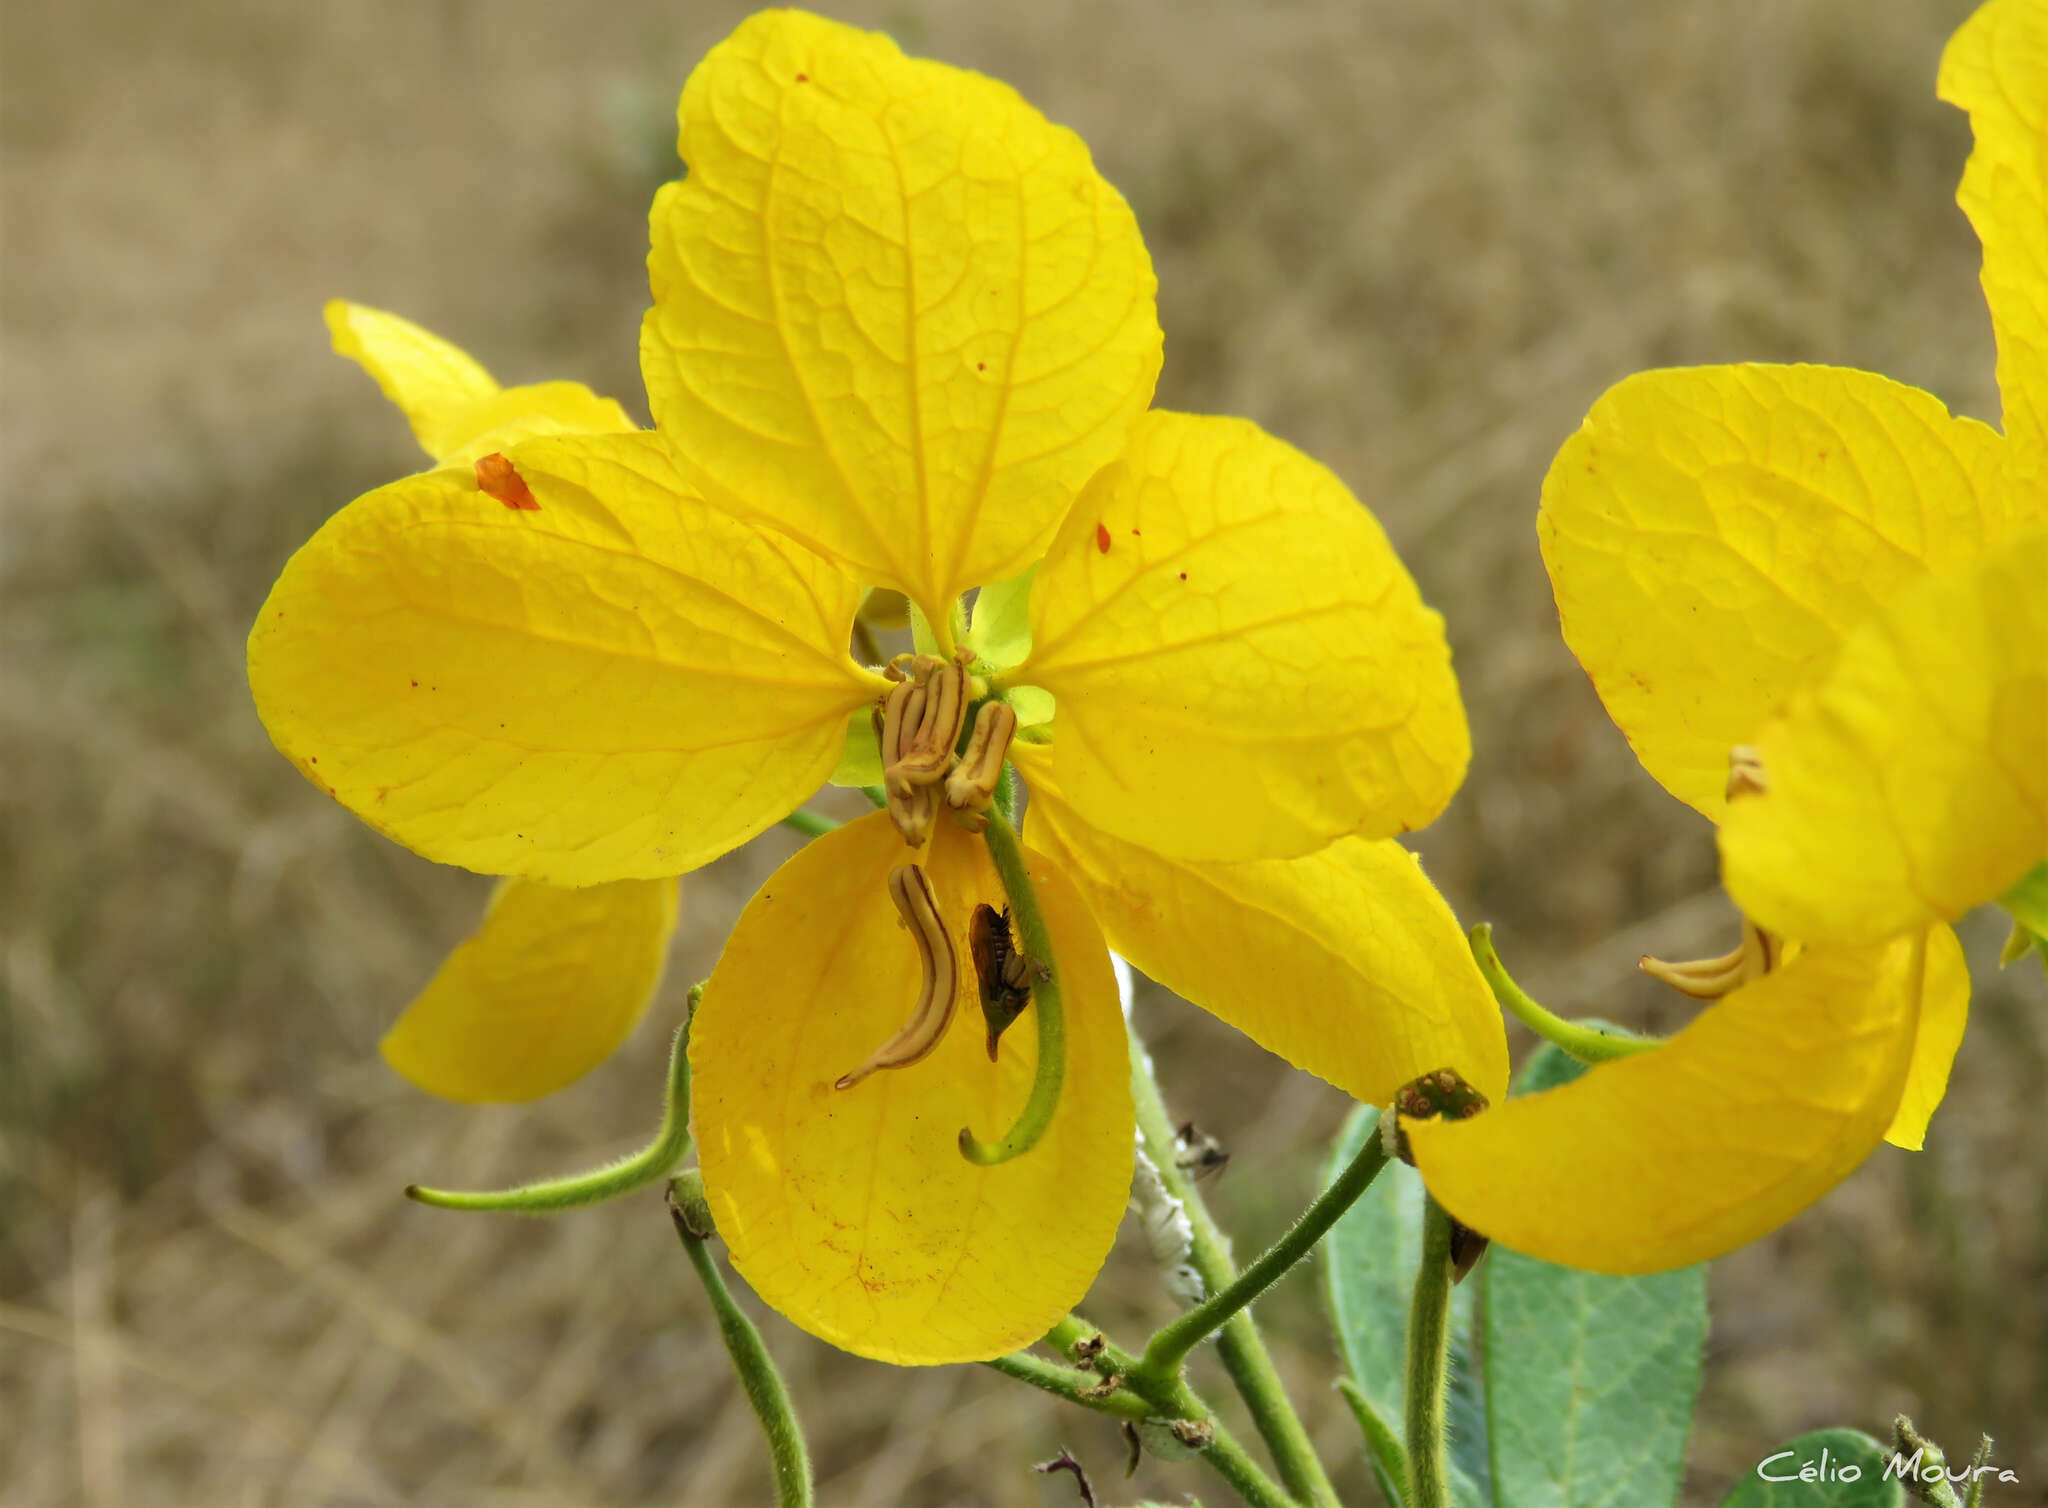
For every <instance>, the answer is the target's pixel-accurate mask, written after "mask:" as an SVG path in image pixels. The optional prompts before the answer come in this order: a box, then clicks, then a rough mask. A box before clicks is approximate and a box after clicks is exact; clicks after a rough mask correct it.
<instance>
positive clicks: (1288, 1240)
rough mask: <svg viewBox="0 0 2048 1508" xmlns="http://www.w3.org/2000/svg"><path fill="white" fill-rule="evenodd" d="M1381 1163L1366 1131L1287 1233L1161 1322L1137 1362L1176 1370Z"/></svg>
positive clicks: (1380, 1146)
mask: <svg viewBox="0 0 2048 1508" xmlns="http://www.w3.org/2000/svg"><path fill="white" fill-rule="evenodd" d="M1386 1165H1387V1152H1386V1147H1385V1145H1384V1143H1383V1140H1382V1138H1380V1137H1377V1136H1370V1137H1367V1138H1366V1141H1365V1145H1364V1146H1362V1147H1360V1148H1359V1149H1358V1155H1357V1156H1355V1157H1353V1158H1352V1159H1351V1161H1350V1163H1349V1164H1347V1165H1346V1166H1345V1168H1344V1171H1343V1172H1341V1173H1339V1174H1338V1175H1337V1176H1336V1178H1335V1179H1333V1180H1332V1181H1331V1183H1330V1186H1329V1187H1328V1188H1326V1189H1324V1190H1323V1192H1322V1193H1321V1194H1319V1195H1317V1196H1316V1199H1315V1202H1314V1203H1312V1204H1311V1205H1309V1207H1308V1208H1307V1209H1306V1210H1304V1211H1302V1214H1301V1217H1300V1218H1299V1219H1298V1220H1296V1221H1295V1222H1294V1224H1293V1225H1292V1226H1291V1227H1290V1228H1289V1229H1288V1231H1287V1233H1286V1234H1285V1235H1283V1236H1282V1237H1281V1238H1280V1239H1279V1240H1278V1241H1275V1242H1274V1243H1273V1244H1272V1245H1271V1246H1269V1247H1267V1248H1266V1250H1265V1251H1264V1252H1262V1253H1261V1254H1260V1255H1259V1258H1258V1260H1257V1261H1255V1262H1253V1263H1252V1264H1251V1265H1250V1266H1249V1267H1247V1268H1245V1270H1244V1271H1243V1272H1242V1273H1240V1274H1238V1276H1237V1277H1236V1278H1234V1279H1232V1280H1231V1281H1230V1282H1229V1283H1228V1284H1226V1285H1225V1286H1224V1287H1222V1288H1221V1289H1218V1290H1216V1291H1214V1292H1212V1293H1211V1294H1210V1295H1209V1297H1208V1298H1206V1299H1204V1300H1203V1301H1202V1302H1201V1303H1199V1304H1197V1305H1196V1306H1195V1307H1194V1308H1192V1309H1190V1310H1188V1312H1187V1313H1185V1314H1183V1315H1182V1316H1181V1317H1180V1318H1179V1319H1176V1320H1174V1321H1172V1322H1171V1323H1170V1324H1167V1325H1165V1326H1162V1327H1161V1328H1160V1330H1159V1332H1158V1333H1157V1334H1156V1335H1154V1336H1153V1337H1152V1339H1151V1340H1149V1341H1147V1342H1146V1344H1145V1355H1144V1357H1143V1359H1142V1360H1141V1362H1140V1363H1139V1365H1140V1366H1141V1367H1142V1368H1143V1369H1144V1370H1145V1371H1147V1372H1149V1373H1153V1374H1156V1375H1158V1376H1161V1377H1165V1376H1170V1375H1171V1374H1173V1373H1175V1372H1178V1371H1179V1370H1180V1364H1181V1362H1182V1361H1183V1360H1185V1359H1186V1357H1187V1354H1188V1353H1189V1352H1190V1351H1192V1350H1194V1349H1195V1347H1196V1346H1198V1345H1200V1344H1201V1343H1202V1342H1203V1341H1204V1340H1206V1339H1208V1337H1209V1336H1211V1335H1213V1334H1214V1333H1215V1332H1216V1331H1217V1330H1219V1329H1221V1328H1222V1327H1223V1325H1224V1323H1225V1322H1226V1321H1228V1320H1229V1319H1230V1318H1231V1317H1232V1316H1233V1315H1235V1314H1237V1313H1238V1312H1240V1311H1241V1310H1243V1309H1244V1308H1245V1307H1246V1306H1247V1305H1249V1304H1250V1303H1251V1302H1252V1300H1253V1299H1255V1298H1257V1297H1258V1296H1259V1295H1260V1294H1262V1293H1264V1292H1265V1291H1266V1290H1267V1289H1268V1288H1271V1287H1272V1286H1273V1285H1274V1284H1275V1283H1277V1282H1279V1281H1280V1279H1282V1278H1283V1277H1285V1276H1286V1275H1287V1273H1288V1272H1289V1270H1290V1269H1292V1268H1293V1266H1294V1264H1295V1263H1297V1262H1299V1261H1300V1260H1301V1259H1302V1258H1303V1257H1305V1256H1307V1255H1308V1254H1309V1251H1310V1250H1311V1248H1313V1247H1314V1246H1315V1244H1316V1242H1318V1241H1320V1240H1322V1239H1323V1235H1324V1233H1325V1232H1327V1231H1328V1230H1329V1228H1330V1227H1331V1226H1333V1225H1335V1224H1336V1223H1337V1219H1338V1217H1339V1216H1341V1215H1342V1214H1343V1213H1344V1212H1345V1211H1346V1210H1348V1209H1350V1208H1351V1206H1352V1205H1354V1204H1356V1203H1357V1202H1358V1198H1359V1196H1360V1195H1361V1194H1363V1193H1364V1192H1365V1191H1366V1189H1367V1188H1369V1187H1370V1186H1371V1185H1372V1181H1373V1179H1375V1178H1377V1177H1378V1176H1379V1172H1380V1169H1382V1168H1384V1167H1385V1166H1386Z"/></svg>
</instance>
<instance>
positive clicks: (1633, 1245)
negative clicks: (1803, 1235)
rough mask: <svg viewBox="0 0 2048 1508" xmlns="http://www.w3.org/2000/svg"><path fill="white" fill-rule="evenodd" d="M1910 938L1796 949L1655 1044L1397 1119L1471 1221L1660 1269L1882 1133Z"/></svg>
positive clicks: (1900, 1079)
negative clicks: (1543, 1080)
mask: <svg viewBox="0 0 2048 1508" xmlns="http://www.w3.org/2000/svg"><path fill="white" fill-rule="evenodd" d="M1924 951H1925V950H1924V948H1923V946H1922V943H1921V940H1920V939H1919V938H1917V937H1914V938H1902V939H1899V940H1897V941H1895V942H1893V943H1891V944H1889V945H1887V946H1886V947H1883V948H1876V949H1835V950H1827V949H1818V948H1815V949H1808V950H1806V951H1805V952H1803V953H1801V954H1800V955H1799V956H1798V957H1797V958H1796V959H1794V960H1793V961H1792V962H1791V963H1789V964H1787V965H1786V966H1785V967H1783V968H1782V969H1779V970H1777V971H1775V972H1773V973H1771V974H1767V975H1765V976H1764V978H1762V979H1760V980H1758V981H1757V982H1756V983H1754V984H1750V985H1745V986H1743V987H1742V988H1741V989H1738V990H1736V991H1735V992H1734V993H1733V994H1731V995H1729V996H1728V997H1727V998H1726V999H1724V1000H1723V1001H1721V1003H1720V1004H1718V1005H1715V1006H1713V1007H1711V1008H1710V1009H1708V1010H1707V1011H1705V1012H1703V1013H1702V1014H1701V1015H1700V1016H1699V1017H1698V1019H1696V1020H1695V1021H1694V1022H1693V1023H1692V1025H1690V1026H1688V1027H1687V1028H1686V1029H1685V1030H1684V1031H1682V1032H1680V1033H1679V1034H1678V1035H1677V1036H1675V1037H1673V1038H1672V1039H1671V1040H1670V1041H1669V1042H1668V1043H1666V1044H1665V1045H1664V1046H1663V1047H1660V1048H1658V1049H1657V1050H1656V1051H1655V1052H1645V1053H1636V1054H1634V1055H1632V1056H1630V1057H1626V1058H1617V1059H1615V1060H1614V1061H1613V1062H1610V1063H1603V1064H1601V1065H1600V1066H1599V1067H1597V1068H1594V1069H1592V1070H1591V1071H1589V1072H1588V1073H1586V1074H1585V1075H1584V1076H1582V1077H1581V1078H1579V1079H1578V1080H1577V1081H1575V1082H1573V1083H1571V1084H1567V1085H1565V1086H1564V1087H1563V1088H1560V1089H1552V1090H1547V1091H1545V1092H1543V1093H1541V1094H1532V1095H1526V1096H1523V1097H1521V1098H1518V1099H1513V1100H1509V1101H1508V1102H1507V1103H1506V1104H1505V1105H1496V1106H1495V1107H1494V1108H1493V1109H1491V1110H1487V1111H1485V1112H1483V1113H1482V1114H1480V1115H1478V1116H1476V1117H1474V1118H1473V1119H1471V1120H1469V1121H1460V1122H1456V1123H1446V1122H1421V1121H1408V1120H1404V1121H1403V1122H1402V1125H1403V1126H1404V1127H1405V1128H1406V1130H1407V1131H1408V1135H1409V1139H1410V1142H1411V1144H1412V1146H1413V1148H1414V1152H1415V1162H1416V1166H1417V1167H1419V1168H1420V1169H1421V1170H1422V1176H1423V1178H1424V1180H1425V1181H1426V1182H1427V1183H1428V1185H1429V1188H1430V1191H1431V1192H1432V1193H1434V1194H1435V1195H1436V1197H1437V1198H1438V1199H1439V1200H1440V1201H1442V1203H1443V1205H1444V1207H1445V1208H1446V1209H1448V1210H1450V1212H1451V1213H1452V1214H1454V1215H1456V1216H1457V1217H1458V1218H1459V1219H1460V1220H1462V1221H1463V1222H1464V1223H1465V1224H1467V1225H1469V1226H1471V1227H1472V1228H1473V1229H1474V1230H1477V1231H1481V1232H1484V1233H1485V1234H1486V1235H1489V1236H1491V1237H1492V1238H1493V1239H1494V1240H1496V1241H1499V1242H1500V1243H1501V1244H1502V1245H1504V1246H1510V1247H1513V1248H1514V1249H1515V1250H1516V1251H1522V1252H1527V1253H1528V1254H1529V1255H1531V1256H1536V1257H1542V1258H1544V1259H1545V1260H1546V1261H1551V1262H1559V1263H1563V1264H1564V1265H1566V1266H1568V1267H1582V1268H1587V1269H1590V1270H1591V1271H1594V1272H1607V1273H1622V1274H1626V1273H1639V1272H1661V1271H1663V1270H1665V1269H1666V1268H1671V1267H1684V1266H1686V1265H1688V1264H1689V1263H1693V1262H1701V1261H1705V1260H1706V1259H1707V1258H1709V1257H1717V1256H1720V1255H1721V1254H1722V1253H1723V1252H1727V1251H1732V1250H1734V1249H1735V1248H1736V1247H1738V1246H1741V1245H1742V1244H1743V1243H1745V1242H1747V1241H1753V1240H1755V1239H1756V1238H1757V1237H1758V1236H1761V1235H1763V1234H1764V1233H1765V1232H1767V1231H1770V1230H1774V1229H1776V1228H1777V1227H1778V1226H1780V1225H1782V1224H1784V1223H1785V1222H1786V1221H1787V1220H1789V1219H1791V1218H1792V1217H1793V1216H1794V1215H1796V1214H1798V1213H1799V1211H1801V1210H1803V1209H1805V1208H1806V1207H1807V1206H1808V1205H1809V1204H1812V1203H1813V1202H1814V1200H1816V1199H1818V1198H1820V1196H1821V1195H1822V1194H1824V1193H1826V1192H1827V1191H1828V1190H1829V1189H1831V1188H1833V1187H1834V1186H1835V1184H1837V1183H1838V1182H1840V1181H1841V1180H1842V1179H1843V1178H1844V1177H1845V1176H1847V1174H1848V1173H1849V1171H1850V1170H1851V1169H1852V1168H1854V1167H1855V1166H1856V1165H1857V1164H1858V1163H1860V1162H1862V1161H1863V1159H1864V1158H1865V1157H1866V1156H1867V1155H1868V1154H1869V1152H1870V1150H1871V1148H1873V1147H1875V1146H1876V1145H1877V1143H1878V1141H1879V1140H1880V1139H1881V1138H1882V1136H1883V1135H1884V1131H1885V1128H1886V1126H1888V1125H1889V1124H1890V1123H1891V1119H1892V1113H1893V1111H1894V1110H1895V1109H1896V1108H1897V1106H1898V1103H1899V1096H1900V1092H1901V1089H1902V1086H1903V1085H1904V1083H1905V1080H1906V1069H1907V1064H1908V1062H1909V1060H1910V1059H1911V1057H1912V1054H1913V1041H1914V1030H1915V1022H1916V1017H1917V1014H1918V1006H1919V996H1920V978H1921V972H1922V970H1921V960H1922V958H1923V957H1924Z"/></svg>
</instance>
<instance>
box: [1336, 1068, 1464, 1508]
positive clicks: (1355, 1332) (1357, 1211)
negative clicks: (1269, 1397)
mask: <svg viewBox="0 0 2048 1508" xmlns="http://www.w3.org/2000/svg"><path fill="white" fill-rule="evenodd" d="M1377 1135H1379V1112H1378V1111H1377V1110H1375V1109H1373V1108H1372V1107H1371V1106H1369V1105H1368V1106H1361V1107H1360V1108H1359V1109H1358V1110H1356V1111H1354V1112H1353V1113H1352V1116H1351V1119H1350V1120H1348V1121H1346V1122H1345V1123H1344V1129H1343V1131H1342V1132H1341V1133H1340V1134H1339V1135H1338V1137H1337V1143H1336V1145H1335V1147H1333V1148H1332V1149H1331V1153H1330V1162H1329V1165H1328V1167H1327V1168H1326V1169H1325V1171H1324V1175H1323V1181H1324V1183H1326V1184H1327V1183H1328V1182H1329V1181H1330V1180H1331V1179H1332V1178H1334V1177H1336V1175H1337V1173H1338V1171H1339V1170H1340V1169H1342V1168H1344V1167H1345V1166H1346V1165H1347V1164H1349V1163H1350V1161H1351V1159H1352V1158H1353V1157H1355V1156H1357V1154H1358V1149H1359V1148H1360V1147H1362V1146H1364V1145H1365V1139H1366V1138H1367V1137H1368V1136H1377ZM1421 1260H1422V1179H1421V1178H1420V1177H1419V1176H1418V1175H1417V1174H1416V1172H1415V1170H1414V1169H1413V1168H1411V1167H1409V1166H1408V1165H1407V1164H1406V1163H1401V1162H1393V1163H1389V1164H1388V1165H1387V1167H1386V1168H1385V1170H1384V1171H1382V1172H1381V1173H1380V1175H1379V1177H1377V1178H1375V1179H1374V1180H1373V1181H1372V1187H1370V1188H1368V1189H1367V1190H1366V1191H1365V1193H1364V1194H1363V1195H1362V1196H1361V1197H1360V1198H1359V1201H1358V1203H1356V1204H1354V1205H1352V1206H1351V1208H1350V1209H1348V1210H1346V1211H1345V1212H1344V1214H1343V1216H1342V1217H1341V1218H1340V1219H1339V1220H1338V1221H1337V1223H1336V1224H1335V1225H1333V1226H1331V1227H1330V1233H1329V1235H1327V1236H1325V1237H1324V1238H1323V1244H1322V1264H1323V1281H1324V1288H1325V1291H1326V1293H1327V1294H1328V1297H1329V1303H1330V1314H1331V1316H1332V1318H1334V1319H1335V1321H1336V1326H1337V1340H1338V1344H1339V1345H1340V1346H1341V1347H1342V1348H1343V1352H1344V1363H1345V1366H1346V1368H1347V1369H1348V1370H1349V1371H1350V1373H1351V1378H1352V1381H1353V1382H1354V1383H1355V1384H1356V1385H1357V1390H1358V1395H1357V1397H1356V1398H1352V1399H1351V1404H1352V1410H1353V1412H1354V1413H1358V1412H1359V1411H1360V1403H1361V1401H1362V1402H1363V1403H1364V1405H1365V1406H1367V1407H1369V1408H1370V1409H1371V1411H1372V1413H1373V1415H1375V1416H1376V1417H1377V1418H1378V1419H1379V1420H1380V1421H1382V1423H1389V1422H1390V1427H1392V1428H1393V1429H1394V1430H1395V1431H1396V1432H1397V1433H1398V1429H1399V1425H1400V1421H1401V1420H1402V1418H1403V1416H1404V1413H1405V1409H1404V1401H1403V1395H1404V1393H1405V1391H1406V1388H1405V1383H1404V1379H1405V1378H1406V1376H1407V1365H1408V1361H1407V1348H1408V1299H1409V1293H1410V1290H1412V1289H1413V1288H1414V1286H1415V1269H1416V1266H1417V1264H1418V1263H1420V1262H1421ZM1488 1260H1489V1261H1490V1260H1491V1258H1488ZM1477 1288H1478V1284H1476V1283H1461V1284H1460V1285H1459V1286H1458V1287H1457V1289H1456V1290H1455V1291H1453V1293H1452V1295H1451V1384H1450V1397H1449V1399H1448V1404H1447V1412H1448V1414H1449V1417H1450V1440H1451V1446H1450V1470H1451V1500H1452V1502H1453V1503H1454V1504H1456V1505H1458V1508H1491V1504H1492V1503H1493V1501H1494V1498H1493V1491H1492V1486H1491V1482H1490V1480H1489V1477H1488V1467H1487V1450H1486V1408H1485V1404H1484V1400H1483V1395H1482V1394H1481V1391H1480V1383H1479V1374H1478V1373H1477V1372H1476V1371H1475V1370H1474V1368H1473V1365H1472V1335H1473V1332H1474V1328H1475V1325H1474V1319H1473V1310H1474V1307H1475V1305H1476V1303H1477V1292H1476V1290H1477ZM1361 1417H1363V1416H1362V1415H1361ZM1378 1471H1379V1468H1378V1464H1377V1462H1376V1463H1375V1474H1378ZM1382 1490H1385V1487H1384V1484H1382ZM1390 1501H1392V1499H1390Z"/></svg>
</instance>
